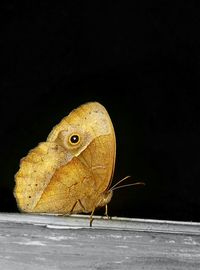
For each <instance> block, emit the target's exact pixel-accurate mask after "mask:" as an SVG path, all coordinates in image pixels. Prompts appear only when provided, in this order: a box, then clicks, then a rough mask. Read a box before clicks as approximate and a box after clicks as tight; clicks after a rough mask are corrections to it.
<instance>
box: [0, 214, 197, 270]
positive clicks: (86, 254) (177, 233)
mask: <svg viewBox="0 0 200 270" xmlns="http://www.w3.org/2000/svg"><path fill="white" fill-rule="evenodd" d="M0 269H6V270H7V269H8V270H10V269H15V270H18V269H31V270H32V269H48V270H51V269H187V270H188V269H200V224H199V223H192V222H172V221H160V220H143V219H128V218H112V219H111V220H107V219H102V218H101V217H96V216H95V220H94V222H93V227H92V228H90V227H89V216H85V215H84V216H83V215H74V216H70V217H62V216H51V215H29V214H5V213H2V214H0Z"/></svg>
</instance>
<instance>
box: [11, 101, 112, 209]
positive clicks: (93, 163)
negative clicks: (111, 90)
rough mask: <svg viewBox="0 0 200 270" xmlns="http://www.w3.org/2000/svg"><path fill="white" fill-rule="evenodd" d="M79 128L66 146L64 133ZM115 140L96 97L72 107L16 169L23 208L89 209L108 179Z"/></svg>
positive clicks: (17, 192)
mask: <svg viewBox="0 0 200 270" xmlns="http://www.w3.org/2000/svg"><path fill="white" fill-rule="evenodd" d="M72 133H78V134H80V137H81V139H82V140H81V142H80V145H78V147H71V146H69V145H68V144H67V143H66V142H67V138H68V136H69V135H70V134H72ZM115 152H116V142H115V134H114V129H113V126H112V122H111V120H110V118H109V115H108V113H107V111H106V110H105V108H104V107H103V106H102V105H100V104H99V103H96V102H94V103H87V104H84V105H82V106H80V107H79V108H78V109H76V110H74V111H72V112H71V113H70V114H69V115H68V116H67V117H65V118H64V119H63V120H62V121H61V123H60V124H58V125H57V126H56V127H55V128H54V129H53V130H52V132H51V133H50V135H49V137H48V139H47V142H46V143H41V144H40V145H39V146H38V147H36V148H35V149H33V150H32V151H30V153H29V154H28V156H27V157H26V158H24V159H23V160H22V162H21V165H20V170H19V172H18V173H17V174H16V177H15V181H16V186H15V191H14V194H15V197H16V199H17V203H18V206H19V208H20V209H21V210H22V211H26V212H52V213H70V212H71V211H72V212H73V213H79V212H91V211H92V210H93V209H94V208H95V207H94V206H95V204H97V201H98V200H99V196H101V195H100V194H101V193H102V192H104V191H105V190H106V189H107V188H108V186H109V183H110V181H111V178H112V174H113V168H114V164H115Z"/></svg>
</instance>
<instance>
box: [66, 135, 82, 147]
mask: <svg viewBox="0 0 200 270" xmlns="http://www.w3.org/2000/svg"><path fill="white" fill-rule="evenodd" d="M79 142H80V136H79V135H78V134H72V135H71V136H70V137H69V143H70V144H71V145H77V144H78V143H79Z"/></svg>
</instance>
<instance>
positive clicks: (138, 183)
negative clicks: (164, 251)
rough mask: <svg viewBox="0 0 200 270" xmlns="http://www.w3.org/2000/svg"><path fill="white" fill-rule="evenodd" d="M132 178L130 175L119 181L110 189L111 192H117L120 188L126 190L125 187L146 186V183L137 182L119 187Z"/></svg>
mask: <svg viewBox="0 0 200 270" xmlns="http://www.w3.org/2000/svg"><path fill="white" fill-rule="evenodd" d="M130 177H131V176H130V175H128V176H126V177H124V178H123V179H121V180H120V181H118V182H117V183H116V184H115V185H114V186H112V187H111V188H110V190H112V191H113V190H116V189H119V188H124V187H130V186H136V185H145V183H144V182H136V183H131V184H126V185H122V186H119V184H120V183H122V182H124V181H125V180H126V179H128V178H130Z"/></svg>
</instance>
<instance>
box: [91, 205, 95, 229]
mask: <svg viewBox="0 0 200 270" xmlns="http://www.w3.org/2000/svg"><path fill="white" fill-rule="evenodd" d="M94 211H95V208H94V209H93V210H92V212H91V215H90V227H92V222H93V220H94V218H93V215H94Z"/></svg>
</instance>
